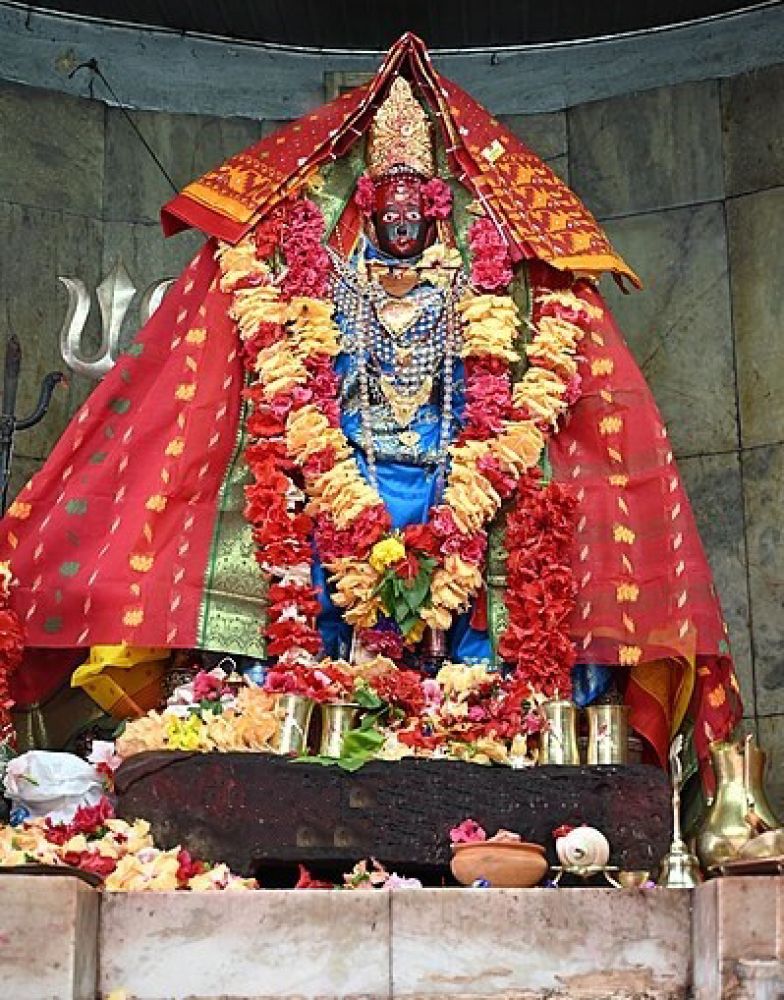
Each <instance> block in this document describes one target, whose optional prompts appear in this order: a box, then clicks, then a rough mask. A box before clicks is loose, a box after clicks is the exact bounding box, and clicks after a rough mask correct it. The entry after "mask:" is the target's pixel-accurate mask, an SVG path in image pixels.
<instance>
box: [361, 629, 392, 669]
mask: <svg viewBox="0 0 784 1000" xmlns="http://www.w3.org/2000/svg"><path fill="white" fill-rule="evenodd" d="M359 641H360V643H361V644H362V648H363V649H366V650H367V651H368V652H369V653H375V654H376V655H378V656H388V657H389V659H390V660H394V661H395V662H397V661H398V660H399V659H401V657H402V656H403V636H402V635H401V634H400V631H399V630H397V629H392V628H389V629H387V628H365V629H361V630H360V632H359Z"/></svg>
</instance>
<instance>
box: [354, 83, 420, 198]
mask: <svg viewBox="0 0 784 1000" xmlns="http://www.w3.org/2000/svg"><path fill="white" fill-rule="evenodd" d="M367 164H368V173H369V174H370V176H371V178H372V179H373V180H377V179H378V178H380V177H384V176H388V175H391V174H394V173H397V172H401V173H402V172H403V171H402V170H401V167H402V168H408V170H409V171H413V172H414V173H417V174H419V175H420V176H421V177H427V178H429V177H432V176H433V175H434V174H435V160H434V157H433V143H432V140H431V135H430V122H429V121H428V118H427V115H426V114H425V110H424V108H423V107H422V105H421V104H420V103H419V101H417V99H416V98H415V97H414V94H413V93H412V91H411V85H410V84H409V82H408V80H405V79H404V78H403V77H401V76H399V77H397V78H396V79H395V80H394V81H393V82H392V86H391V87H390V89H389V96H388V97H387V98H386V100H385V101H384V102H383V103H382V105H381V107H380V108H379V109H378V111H377V112H376V116H375V118H374V119H373V124H372V125H371V127H370V136H369V138H368V151H367Z"/></svg>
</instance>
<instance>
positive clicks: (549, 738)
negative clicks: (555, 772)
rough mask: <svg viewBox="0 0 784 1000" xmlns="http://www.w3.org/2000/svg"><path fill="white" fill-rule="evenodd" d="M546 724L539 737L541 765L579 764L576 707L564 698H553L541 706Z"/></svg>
mask: <svg viewBox="0 0 784 1000" xmlns="http://www.w3.org/2000/svg"><path fill="white" fill-rule="evenodd" d="M542 712H543V713H544V717H545V720H546V722H547V725H546V727H545V728H544V729H543V730H542V732H541V734H540V736H541V741H542V742H541V754H540V763H541V764H579V763H580V749H579V747H578V746H577V706H576V705H575V704H574V702H571V701H567V700H566V699H565V698H555V699H553V700H552V701H546V702H545V703H544V704H543V705H542Z"/></svg>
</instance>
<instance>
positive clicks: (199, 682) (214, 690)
mask: <svg viewBox="0 0 784 1000" xmlns="http://www.w3.org/2000/svg"><path fill="white" fill-rule="evenodd" d="M221 673H222V671H221ZM222 691H223V677H222V676H221V677H216V676H215V675H214V674H211V673H209V674H208V673H207V672H206V671H204V670H200V671H199V672H198V674H196V676H195V677H194V678H193V698H194V700H195V701H217V700H218V699H219V698H220V696H221V692H222Z"/></svg>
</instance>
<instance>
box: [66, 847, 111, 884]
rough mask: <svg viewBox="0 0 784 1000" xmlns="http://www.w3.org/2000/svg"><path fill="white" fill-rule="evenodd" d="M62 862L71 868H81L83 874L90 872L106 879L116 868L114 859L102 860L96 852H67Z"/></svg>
mask: <svg viewBox="0 0 784 1000" xmlns="http://www.w3.org/2000/svg"><path fill="white" fill-rule="evenodd" d="M63 861H65V863H66V864H67V865H71V867H72V868H81V870H82V871H83V872H91V873H92V874H93V875H99V876H100V877H101V878H106V876H107V875H111V874H112V872H113V871H114V869H115V868H116V867H117V861H116V859H115V858H104V857H102V856H101V855H100V854H98V853H97V852H96V851H68V853H67V854H64V855H63Z"/></svg>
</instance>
